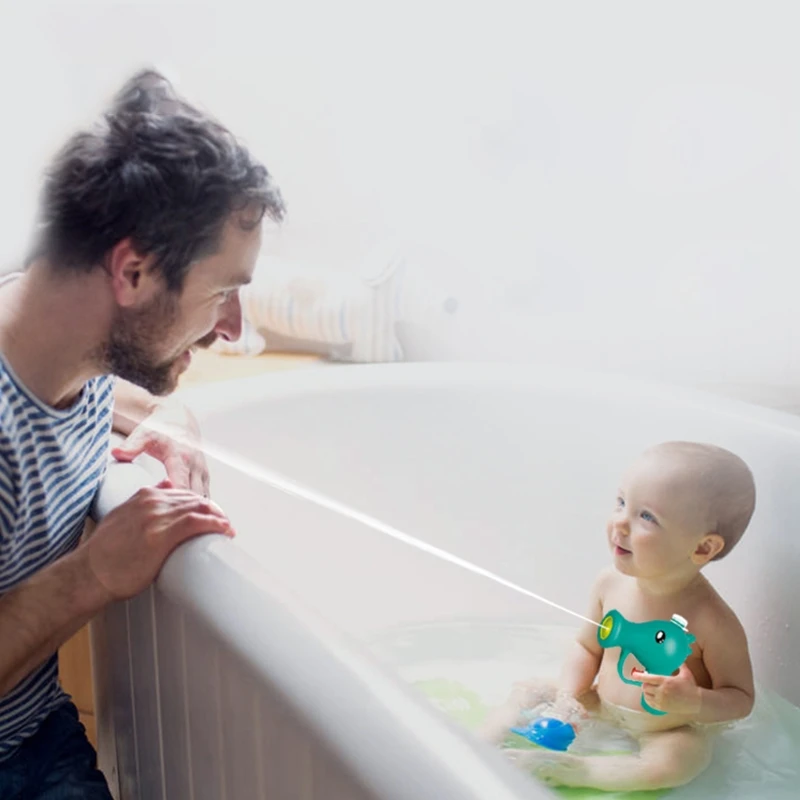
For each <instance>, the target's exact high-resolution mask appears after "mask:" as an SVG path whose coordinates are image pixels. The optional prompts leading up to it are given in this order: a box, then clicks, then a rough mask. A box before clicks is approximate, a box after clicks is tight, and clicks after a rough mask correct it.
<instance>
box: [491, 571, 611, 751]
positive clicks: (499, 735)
mask: <svg viewBox="0 0 800 800" xmlns="http://www.w3.org/2000/svg"><path fill="white" fill-rule="evenodd" d="M607 578H608V576H607V573H603V574H602V575H601V576H600V577H599V578H598V579H597V581H596V582H595V585H594V587H593V588H592V595H591V603H590V608H589V614H588V615H587V616H588V617H589V618H590V619H596V620H597V622H598V624H599V623H600V618H601V615H602V613H603V612H602V605H603V602H602V593H603V587H604V586H605V585H606V581H607ZM572 648H573V649H572V650H571V651H570V655H569V657H568V659H567V661H566V663H565V665H564V668H563V669H562V672H561V680H560V681H559V683H558V685H554V684H553V681H552V680H543V679H541V678H539V679H533V680H529V681H521V682H519V683H516V684H514V688H513V689H512V691H511V694H510V695H509V697H508V699H507V700H506V701H505V703H503V704H502V705H501V706H498V707H497V708H494V709H492V710H491V711H490V712H489V714H488V716H487V718H486V720H485V721H484V723H483V724H482V725H481V727H480V729H479V731H478V734H479V735H480V736H481V738H483V739H485V740H487V741H490V742H496V743H497V742H501V741H502V740H503V738H504V737H505V736H506V735H507V734H508V731H509V728H511V727H513V726H514V725H517V724H520V723H521V722H522V721H523V720H524V717H523V711H525V710H526V709H530V708H533V707H534V706H537V705H539V704H540V703H553V704H554V705H555V706H556V708H557V709H558V710H561V711H563V712H564V713H565V714H566V715H567V716H571V715H572V714H581V713H583V707H582V706H581V704H580V703H577V702H575V701H576V699H577V698H579V697H581V696H582V695H584V694H586V692H588V691H589V690H590V689H591V688H592V683H593V682H594V679H595V677H596V676H597V671H598V669H599V668H600V659H601V655H602V653H601V649H600V646H599V645H598V644H597V628H596V626H594V625H590V624H589V623H588V622H587V623H586V624H585V625H584V627H582V628H581V630H580V632H579V634H578V637H577V639H576V641H575V643H574V644H573V645H572Z"/></svg>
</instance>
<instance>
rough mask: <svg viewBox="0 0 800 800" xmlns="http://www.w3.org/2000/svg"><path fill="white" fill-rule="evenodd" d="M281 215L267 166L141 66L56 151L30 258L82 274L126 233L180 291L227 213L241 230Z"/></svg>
mask: <svg viewBox="0 0 800 800" xmlns="http://www.w3.org/2000/svg"><path fill="white" fill-rule="evenodd" d="M284 212H285V207H284V203H283V199H282V197H281V193H280V190H279V189H278V187H277V185H276V184H275V183H274V181H273V179H272V177H271V176H270V174H269V172H268V171H267V169H266V167H264V166H263V165H262V164H260V163H259V162H258V161H256V160H255V159H254V158H253V157H252V156H251V155H250V153H249V152H248V151H247V149H246V148H245V147H244V146H243V145H242V144H240V143H239V142H238V141H237V140H236V138H235V137H234V136H233V135H232V134H231V133H230V132H229V131H228V130H227V129H226V128H224V127H223V126H222V125H220V124H219V123H218V122H216V121H215V120H214V119H212V118H211V117H209V116H208V115H207V114H205V113H203V112H201V111H200V110H199V109H197V108H195V107H193V106H191V105H190V104H189V103H187V102H186V101H185V100H183V99H182V98H180V97H179V96H178V95H177V93H176V92H175V90H174V88H173V86H172V84H171V83H170V82H169V81H168V80H167V79H166V78H165V77H163V76H162V75H160V74H159V73H158V72H156V71H154V70H145V71H143V72H140V73H138V74H137V75H135V76H134V77H132V78H131V79H130V80H129V81H128V82H127V83H126V84H125V85H124V86H123V87H122V89H121V90H120V91H119V93H118V94H117V96H116V98H115V99H114V101H113V102H112V104H111V105H110V107H109V108H108V110H107V111H106V112H105V113H104V114H103V115H102V116H101V118H100V119H99V120H98V122H97V123H96V124H95V125H94V126H93V127H91V128H90V129H89V130H85V131H80V132H78V133H76V134H75V135H73V136H72V137H71V138H70V139H69V141H68V142H67V143H66V144H65V145H64V147H63V148H62V149H61V151H60V152H59V153H58V154H57V155H56V157H55V159H54V161H53V163H52V164H51V165H50V168H49V169H48V170H47V173H46V176H45V181H44V187H43V190H42V194H41V200H40V212H39V225H38V228H37V235H36V239H35V242H34V247H33V250H32V252H31V254H30V256H29V258H28V263H30V262H31V261H33V260H36V259H40V258H44V259H46V260H47V261H48V262H49V263H50V265H51V267H52V268H55V269H62V270H65V269H72V270H87V271H88V270H91V269H94V268H95V267H97V266H98V265H102V264H103V263H104V260H105V258H106V255H107V253H108V252H109V251H110V250H111V249H112V248H113V247H114V246H115V245H116V244H117V243H118V242H120V241H122V240H123V239H126V238H128V237H130V239H131V241H132V243H133V245H134V247H135V248H136V250H137V251H138V252H139V253H140V254H141V255H142V256H147V255H152V256H155V264H156V266H157V268H158V269H159V270H160V271H161V273H162V274H163V276H164V279H165V281H166V284H167V286H168V288H169V289H170V290H173V291H178V290H180V289H181V288H182V286H183V281H184V279H185V277H186V273H187V272H188V270H189V267H190V265H191V264H192V263H193V262H194V261H196V260H198V259H201V258H204V257H206V256H209V255H212V254H213V253H214V252H215V251H216V249H217V248H218V246H219V243H220V238H221V236H222V231H223V227H224V226H225V223H226V222H227V221H228V220H231V219H233V220H235V221H236V222H237V224H239V225H241V226H242V227H243V228H244V229H247V228H252V227H255V226H257V225H259V224H260V223H261V220H262V218H263V216H264V214H267V215H268V216H269V217H271V218H272V219H274V220H275V221H280V220H281V219H282V218H283V215H284Z"/></svg>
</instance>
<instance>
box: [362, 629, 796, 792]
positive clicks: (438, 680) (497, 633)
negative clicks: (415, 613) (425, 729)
mask: <svg viewBox="0 0 800 800" xmlns="http://www.w3.org/2000/svg"><path fill="white" fill-rule="evenodd" d="M575 633H576V628H574V627H572V626H534V625H521V624H510V623H509V624H503V623H488V622H484V621H481V622H473V621H461V622H450V623H431V624H428V625H415V626H413V627H412V626H409V627H401V628H395V629H392V630H388V631H386V632H383V633H381V634H380V635H379V636H375V637H373V638H372V639H371V641H370V642H369V645H370V648H371V650H372V652H373V653H374V654H375V655H376V656H377V657H378V658H379V659H380V660H381V661H382V662H384V663H388V664H389V665H391V667H392V668H393V669H394V670H396V671H397V672H398V673H399V674H400V676H401V677H402V678H403V679H404V680H405V681H407V682H409V683H410V684H412V685H413V686H414V687H415V688H416V689H417V690H418V691H419V692H421V693H422V694H423V695H424V696H425V697H426V698H427V699H428V700H429V701H430V702H432V703H433V704H434V705H435V706H436V707H437V708H438V709H439V710H440V711H442V712H443V713H444V714H446V715H447V716H449V717H451V718H453V719H455V720H457V721H458V722H460V723H461V724H463V725H464V726H465V727H467V728H470V729H473V728H475V727H476V726H477V725H478V724H480V722H481V721H482V719H483V716H484V715H485V713H486V711H487V709H488V708H490V707H491V706H494V705H496V704H498V703H501V702H502V701H503V700H504V699H505V698H506V697H507V695H508V692H509V691H510V689H511V685H512V684H513V683H514V682H515V681H519V680H526V679H529V678H534V677H541V678H552V679H555V678H556V677H557V675H558V673H559V670H560V668H561V664H562V663H563V659H564V657H565V655H566V652H567V649H568V648H569V646H570V645H571V643H572V642H573V640H574V636H575ZM586 737H589V738H590V739H591V741H590V742H588V748H589V749H590V750H592V751H594V752H598V751H604V750H606V751H608V752H620V751H635V742H634V741H633V740H632V739H631V738H630V737H628V736H627V734H626V733H625V732H624V731H620V730H619V729H617V728H613V727H612V726H611V725H609V724H607V723H600V722H599V721H598V722H597V723H595V724H593V725H589V726H587V727H586V733H585V734H584V732H582V733H581V734H580V735H579V737H578V739H577V740H576V743H575V744H576V745H578V744H579V743H581V745H582V746H583V747H586V746H587V740H586ZM582 738H583V742H581V739H582ZM798 762H800V709H798V708H797V707H796V706H793V705H792V704H790V703H789V702H787V701H786V700H784V699H783V698H781V697H780V696H778V695H776V694H775V693H774V692H770V691H767V690H764V689H762V688H758V690H757V700H756V705H755V708H754V710H753V713H752V714H751V715H750V717H749V718H748V719H746V720H743V721H741V722H739V723H737V724H736V725H734V726H733V727H732V728H730V729H728V730H724V731H722V732H721V733H719V734H718V736H717V741H716V744H715V751H714V758H713V761H712V764H711V766H710V767H709V768H708V769H707V770H706V771H705V772H704V773H703V774H702V775H701V776H699V777H698V778H697V779H696V780H695V781H693V782H692V783H691V784H690V785H688V786H685V787H681V788H679V789H673V790H670V791H668V792H665V793H664V795H663V796H664V797H668V798H670V800H700V799H701V798H702V800H709V798H713V799H714V800H716V798H725V799H727V800H756V799H758V800H772V799H773V798H776V800H789V799H790V798H792V800H797V798H800V763H798ZM532 780H533V778H532ZM565 794H566V796H570V795H569V793H565ZM575 796H577V795H575ZM580 796H582V797H586V796H587V795H586V794H581V795H580ZM597 796H598V797H602V798H605V800H611V798H613V797H619V798H623V797H633V795H630V794H628V795H626V794H619V795H614V794H606V793H601V792H599V793H597ZM659 796H662V795H659Z"/></svg>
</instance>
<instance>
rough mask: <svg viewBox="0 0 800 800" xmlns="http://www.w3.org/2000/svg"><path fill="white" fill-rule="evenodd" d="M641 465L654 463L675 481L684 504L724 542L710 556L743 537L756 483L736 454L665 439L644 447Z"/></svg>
mask: <svg viewBox="0 0 800 800" xmlns="http://www.w3.org/2000/svg"><path fill="white" fill-rule="evenodd" d="M639 463H640V464H642V466H645V465H646V464H648V463H649V464H650V465H655V464H657V465H658V467H659V469H660V470H663V472H664V475H665V478H666V479H667V480H670V481H674V482H675V488H676V489H680V492H681V495H682V496H683V497H684V499H685V502H686V504H687V507H689V508H691V509H692V511H693V513H696V514H697V515H699V516H701V517H702V518H703V521H704V524H705V525H706V526H707V528H706V530H707V532H708V533H716V534H718V535H719V536H720V537H722V539H723V540H724V542H725V546H724V547H723V549H722V550H721V551H720V552H719V553H718V554H717V555H716V556H715V557H714V559H712V560H715V561H716V560H719V559H720V558H723V557H724V556H726V555H727V554H728V553H729V552H730V551H731V550H733V548H734V547H735V546H736V544H737V543H738V541H739V539H741V538H742V535H743V534H744V532H745V530H746V529H747V526H748V525H749V524H750V519H751V517H752V516H753V511H754V509H755V503H756V487H755V482H754V481H753V475H752V473H751V472H750V469H749V467H748V466H747V464H745V463H744V461H742V459H741V458H739V456H737V455H735V454H734V453H731V452H730V451H729V450H725V449H724V448H722V447H716V446H715V445H711V444H702V443H698V442H664V443H662V444H658V445H655V446H654V447H650V448H648V449H647V450H645V452H644V453H642V455H641V456H640V458H639Z"/></svg>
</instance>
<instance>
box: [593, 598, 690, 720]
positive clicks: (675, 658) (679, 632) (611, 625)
mask: <svg viewBox="0 0 800 800" xmlns="http://www.w3.org/2000/svg"><path fill="white" fill-rule="evenodd" d="M597 641H598V642H599V643H600V646H601V647H603V648H608V647H620V648H622V652H621V653H620V656H619V661H618V662H617V672H618V673H619V677H620V678H622V680H623V681H625V683H630V684H633V685H634V686H641V685H642V681H636V680H632V679H631V678H626V677H625V674H624V673H623V671H622V668H623V666H624V664H625V661H626V660H627V658H628V656H633V657H634V658H635V659H636V660H637V661H638V662H639V663H640V664H641V665H642V666H643V667H644V669H645V671H646V672H649V673H651V674H653V675H672V674H673V673H674V672H675V671H676V670H678V669H680V667H681V665H682V664H683V662H684V661H686V659H687V658H688V657H689V654H690V653H691V651H692V642H693V641H695V637H694V636H693V635H692V634H691V633H689V631H688V630H687V622H686V620H685V619H684V618H683V617H681V616H679V615H678V614H673V615H672V619H671V620H669V621H668V622H665V621H664V620H652V621H650V622H631V621H630V620H627V619H625V617H623V616H622V614H620V613H619V611H609V612H608V614H606V615H605V617H603V621H602V622H601V623H600V628H599V630H598V631H597ZM642 708H644V710H645V711H648V712H649V713H650V714H657V715H659V716H663V714H664V713H665V712H663V711H659V710H658V709H655V708H653V707H652V706H651V705H649V704H648V702H647V701H646V700H645V699H644V694H642Z"/></svg>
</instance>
